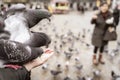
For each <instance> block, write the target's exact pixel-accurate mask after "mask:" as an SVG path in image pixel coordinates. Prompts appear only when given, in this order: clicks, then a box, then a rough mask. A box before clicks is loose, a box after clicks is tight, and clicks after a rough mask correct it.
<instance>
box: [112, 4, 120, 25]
mask: <svg viewBox="0 0 120 80" xmlns="http://www.w3.org/2000/svg"><path fill="white" fill-rule="evenodd" d="M113 17H114V21H115V25H116V26H118V24H119V18H120V10H119V9H118V5H117V6H116V7H115V9H114V10H113Z"/></svg>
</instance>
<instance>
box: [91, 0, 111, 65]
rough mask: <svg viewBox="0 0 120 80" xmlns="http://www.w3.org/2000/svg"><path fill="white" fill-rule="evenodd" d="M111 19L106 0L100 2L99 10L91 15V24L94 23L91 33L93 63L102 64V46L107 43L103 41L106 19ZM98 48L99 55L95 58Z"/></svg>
mask: <svg viewBox="0 0 120 80" xmlns="http://www.w3.org/2000/svg"><path fill="white" fill-rule="evenodd" d="M108 19H112V13H111V12H110V11H109V7H108V4H107V2H101V5H100V10H99V11H98V13H97V14H96V15H94V16H93V17H92V20H91V24H95V28H94V31H93V35H92V44H93V45H94V54H93V64H94V65H97V64H98V63H101V64H104V63H105V62H104V61H103V51H104V46H105V45H106V44H107V43H108V41H105V40H104V39H103V38H104V35H105V33H106V31H107V28H108V27H107V23H106V22H107V20H108ZM98 49H99V57H98V60H97V52H98Z"/></svg>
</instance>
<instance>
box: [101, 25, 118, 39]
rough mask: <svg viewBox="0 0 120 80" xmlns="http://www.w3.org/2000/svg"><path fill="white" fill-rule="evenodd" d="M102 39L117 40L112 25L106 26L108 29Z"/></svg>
mask: <svg viewBox="0 0 120 80" xmlns="http://www.w3.org/2000/svg"><path fill="white" fill-rule="evenodd" d="M103 40H105V41H115V40H117V33H116V31H115V28H114V27H110V28H108V30H107V31H106V33H105V35H104V38H103Z"/></svg>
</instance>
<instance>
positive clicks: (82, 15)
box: [0, 0, 120, 80]
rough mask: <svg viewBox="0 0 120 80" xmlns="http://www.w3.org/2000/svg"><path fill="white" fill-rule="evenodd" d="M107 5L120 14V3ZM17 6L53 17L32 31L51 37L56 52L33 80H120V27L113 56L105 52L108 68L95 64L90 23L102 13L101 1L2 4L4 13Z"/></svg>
mask: <svg viewBox="0 0 120 80" xmlns="http://www.w3.org/2000/svg"><path fill="white" fill-rule="evenodd" d="M106 1H107V3H108V4H109V7H110V10H111V12H112V11H113V10H114V9H115V7H116V6H118V7H117V8H118V10H119V11H120V0H106ZM16 3H23V4H25V5H26V8H27V9H47V10H48V11H49V12H50V13H52V14H53V16H52V17H51V22H49V21H48V20H46V19H45V20H42V21H41V22H39V24H37V25H36V26H35V27H33V28H32V29H31V31H36V32H44V33H46V34H48V35H49V36H50V37H51V39H52V43H51V44H50V46H49V48H52V49H53V50H54V51H55V55H54V56H53V57H52V58H51V59H50V60H49V61H48V62H47V63H45V64H43V65H42V66H40V67H38V68H35V69H33V70H32V74H31V80H119V79H117V77H119V76H120V54H119V53H120V52H119V50H120V35H119V34H120V32H119V31H120V27H119V26H120V25H118V27H117V29H116V30H117V33H118V40H117V41H116V44H112V45H111V46H113V50H112V52H111V54H108V50H107V48H106V50H105V51H104V55H105V56H104V59H105V62H106V64H105V65H99V66H94V65H93V64H92V54H93V45H92V44H91V37H92V33H93V28H94V25H91V23H90V21H91V19H92V16H93V15H94V13H95V11H96V10H98V9H99V6H100V3H101V1H100V0H0V5H1V7H0V8H1V11H4V10H6V9H8V8H9V7H10V6H11V5H13V4H16ZM112 71H114V72H115V74H116V75H115V76H112V75H111V73H112Z"/></svg>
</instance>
